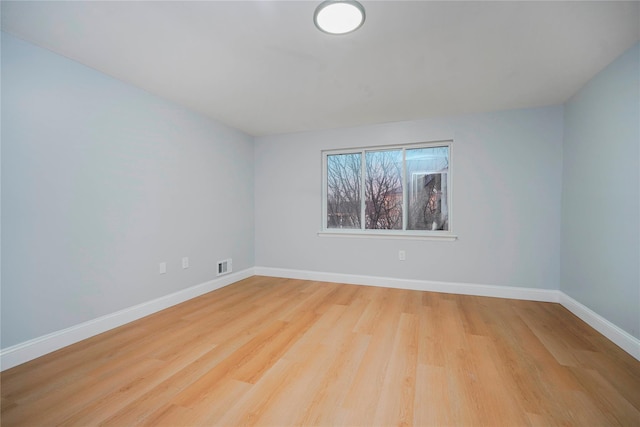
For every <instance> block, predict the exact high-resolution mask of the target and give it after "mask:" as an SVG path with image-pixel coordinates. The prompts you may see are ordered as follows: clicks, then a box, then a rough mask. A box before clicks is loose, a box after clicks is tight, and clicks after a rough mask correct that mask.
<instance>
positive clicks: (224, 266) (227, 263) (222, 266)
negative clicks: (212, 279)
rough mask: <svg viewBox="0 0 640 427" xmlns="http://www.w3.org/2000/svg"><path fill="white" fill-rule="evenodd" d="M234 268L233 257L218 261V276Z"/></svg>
mask: <svg viewBox="0 0 640 427" xmlns="http://www.w3.org/2000/svg"><path fill="white" fill-rule="evenodd" d="M232 270H233V265H232V263H231V258H229V259H225V260H223V261H218V276H222V275H223V274H229V273H231V271H232Z"/></svg>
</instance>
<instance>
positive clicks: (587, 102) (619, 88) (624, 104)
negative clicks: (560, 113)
mask: <svg viewBox="0 0 640 427" xmlns="http://www.w3.org/2000/svg"><path fill="white" fill-rule="evenodd" d="M564 133H565V137H564V155H563V159H564V160H563V179H562V183H563V186H562V267H561V280H560V290H562V291H563V292H565V293H566V294H567V295H569V296H571V297H572V298H574V299H575V300H577V301H578V302H580V303H582V304H584V305H585V306H587V307H589V308H590V309H592V310H593V311H595V312H596V313H598V314H600V315H601V316H603V317H605V318H606V319H608V320H609V321H610V322H613V323H614V324H615V325H617V326H618V327H620V328H622V329H623V330H625V331H627V332H628V333H629V334H631V335H633V336H635V337H636V338H640V206H639V205H640V175H639V172H638V171H639V170H640V44H636V45H635V46H634V47H633V48H631V49H630V50H628V51H627V52H626V53H625V54H623V55H622V56H621V57H619V58H618V59H617V60H616V61H614V62H613V63H611V64H610V65H609V66H608V67H607V68H605V69H604V70H603V71H602V72H600V73H599V74H598V75H597V76H595V77H594V78H593V79H592V80H590V81H589V83H588V84H587V85H585V86H584V87H583V88H582V89H581V90H580V91H579V92H578V93H577V94H576V95H575V96H574V97H572V98H571V99H570V100H569V101H568V102H567V103H566V106H565V113H564Z"/></svg>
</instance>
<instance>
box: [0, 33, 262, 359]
mask: <svg viewBox="0 0 640 427" xmlns="http://www.w3.org/2000/svg"><path fill="white" fill-rule="evenodd" d="M149 78H153V76H149ZM2 89H3V93H2V157H1V158H2V181H1V182H2V232H3V235H2V348H6V347H8V346H12V345H15V344H18V343H21V342H24V341H26V340H29V339H32V338H36V337H40V336H42V335H45V334H48V333H51V332H55V331H58V330H61V329H64V328H67V327H70V326H73V325H77V324H80V323H82V322H85V321H88V320H91V319H94V318H96V317H99V316H102V315H106V314H110V313H113V312H116V311H118V310H121V309H124V308H127V307H130V306H134V305H136V304H139V303H143V302H146V301H150V300H153V299H154V298H158V297H161V296H164V295H168V294H170V293H172V292H177V291H179V290H182V289H186V288H188V287H190V286H194V285H197V284H199V283H203V282H206V281H208V280H211V279H215V277H216V262H217V261H218V260H222V259H225V258H229V257H232V258H233V266H234V270H235V271H238V270H242V269H246V268H249V267H252V266H253V265H254V259H253V245H254V233H253V226H254V218H253V212H254V206H253V182H254V178H253V170H254V166H253V152H254V150H253V138H252V137H251V136H248V135H246V134H243V133H241V132H239V131H236V130H234V129H231V128H229V127H227V126H224V125H222V124H219V123H216V122H214V121H212V120H210V119H207V118H204V117H202V116H199V115H196V114H194V113H192V112H189V111H188V110H186V109H185V108H182V107H180V106H178V105H175V104H172V103H170V102H167V101H164V100H162V99H159V98H157V97H154V96H152V95H150V94H148V93H146V92H144V91H142V90H140V89H137V88H135V87H132V86H130V85H127V84H125V83H123V82H121V81H118V80H116V79H113V78H111V77H108V76H106V75H104V74H101V73H99V72H96V71H95V70H92V69H89V68H87V67H85V66H82V65H80V64H78V63H76V62H73V61H71V60H68V59H66V58H64V57H62V56H59V55H57V54H54V53H51V52H49V51H47V50H44V49H42V48H39V47H36V46H34V45H31V44H29V43H26V42H23V41H21V40H19V39H17V38H15V37H13V36H11V35H8V34H5V33H3V34H2ZM183 256H187V257H189V261H190V267H189V268H188V269H184V270H183V269H182V268H181V259H182V257H183ZM160 262H166V263H167V273H166V274H164V275H160V274H159V269H158V264H159V263H160Z"/></svg>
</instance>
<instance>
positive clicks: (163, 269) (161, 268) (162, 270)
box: [158, 262, 167, 274]
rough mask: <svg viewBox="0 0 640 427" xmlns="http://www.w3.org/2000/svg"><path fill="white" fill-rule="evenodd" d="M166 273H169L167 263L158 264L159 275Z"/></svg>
mask: <svg viewBox="0 0 640 427" xmlns="http://www.w3.org/2000/svg"><path fill="white" fill-rule="evenodd" d="M166 272H167V263H166V262H161V263H160V264H158V273H160V274H165V273H166Z"/></svg>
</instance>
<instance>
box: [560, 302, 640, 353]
mask: <svg viewBox="0 0 640 427" xmlns="http://www.w3.org/2000/svg"><path fill="white" fill-rule="evenodd" d="M560 304H562V305H563V306H564V307H565V308H566V309H567V310H569V311H570V312H572V313H573V314H575V315H576V316H577V317H579V318H580V319H582V320H583V321H584V322H585V323H586V324H587V325H589V326H591V327H592V328H593V329H595V330H596V331H598V332H600V333H601V334H602V335H604V336H605V337H606V338H608V339H609V340H610V341H611V342H613V343H614V344H616V345H617V346H618V347H620V348H621V349H623V350H624V351H626V352H627V353H629V354H630V355H632V356H633V357H635V358H636V359H637V360H640V339H638V338H636V337H634V336H633V335H631V334H629V333H628V332H626V331H624V330H622V329H620V328H619V327H617V326H616V325H614V324H613V323H611V322H609V321H608V320H607V319H605V318H604V317H602V316H600V315H599V314H598V313H596V312H595V311H593V310H591V309H590V308H589V307H587V306H585V305H583V304H580V303H579V302H578V301H576V300H574V299H573V298H571V297H570V296H569V295H567V294H565V293H564V292H561V293H560Z"/></svg>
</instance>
